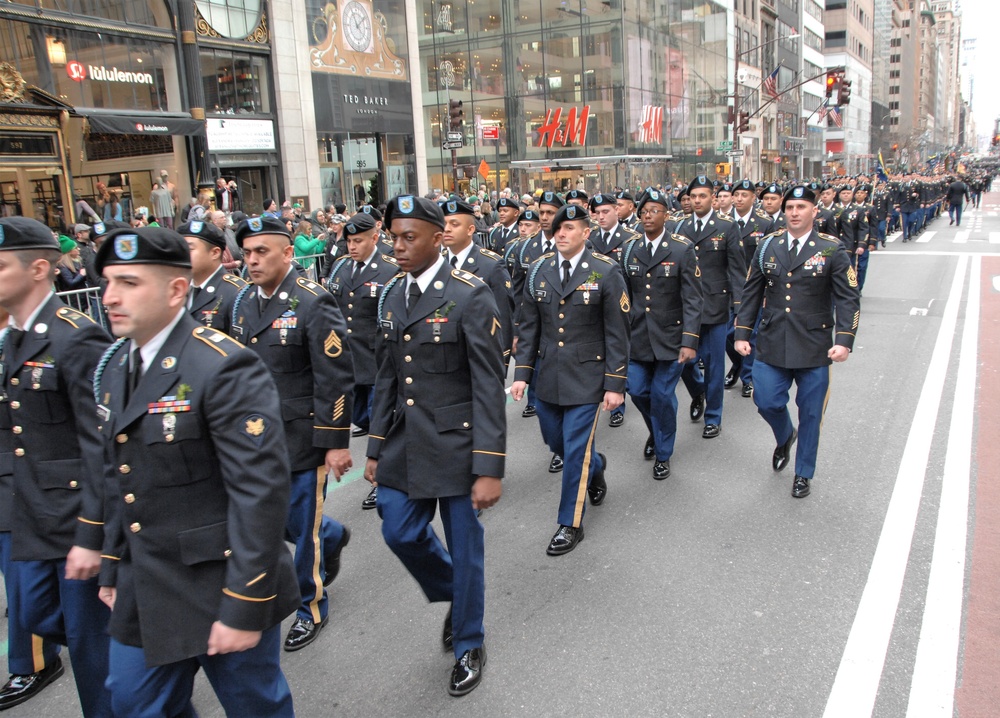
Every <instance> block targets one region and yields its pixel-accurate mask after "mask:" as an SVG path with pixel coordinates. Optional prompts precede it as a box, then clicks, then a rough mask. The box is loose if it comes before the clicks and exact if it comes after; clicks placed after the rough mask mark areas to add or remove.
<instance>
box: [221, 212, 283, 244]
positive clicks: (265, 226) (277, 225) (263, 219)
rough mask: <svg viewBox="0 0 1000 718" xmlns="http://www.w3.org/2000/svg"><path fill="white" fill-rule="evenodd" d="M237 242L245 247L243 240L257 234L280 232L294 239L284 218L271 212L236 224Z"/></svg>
mask: <svg viewBox="0 0 1000 718" xmlns="http://www.w3.org/2000/svg"><path fill="white" fill-rule="evenodd" d="M234 234H235V235H236V244H238V245H239V246H240V249H242V248H243V240H245V239H246V238H247V237H250V236H253V235H255V234H280V235H281V236H283V237H287V238H288V241H289V242H291V241H292V236H291V235H290V234H289V233H288V227H287V226H285V223H284V221H283V220H280V219H278V218H277V217H272V216H271V215H269V214H265V215H262V216H260V217H249V218H247V219H245V220H243V221H242V222H240V223H239V224H238V225H236V231H235V232H234Z"/></svg>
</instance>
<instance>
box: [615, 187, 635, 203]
mask: <svg viewBox="0 0 1000 718" xmlns="http://www.w3.org/2000/svg"><path fill="white" fill-rule="evenodd" d="M615 199H627V200H628V201H629V202H631V203H632V204H635V199H634V198H633V197H632V195H631V194H629V191H628V190H627V189H623V190H621V191H620V192H615Z"/></svg>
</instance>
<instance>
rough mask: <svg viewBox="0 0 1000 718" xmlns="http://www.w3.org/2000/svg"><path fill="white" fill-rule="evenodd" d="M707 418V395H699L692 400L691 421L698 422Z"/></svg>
mask: <svg viewBox="0 0 1000 718" xmlns="http://www.w3.org/2000/svg"><path fill="white" fill-rule="evenodd" d="M703 416H705V395H704V394H699V395H698V396H696V397H695V398H694V399H692V400H691V421H698V420H699V419H701V417H703Z"/></svg>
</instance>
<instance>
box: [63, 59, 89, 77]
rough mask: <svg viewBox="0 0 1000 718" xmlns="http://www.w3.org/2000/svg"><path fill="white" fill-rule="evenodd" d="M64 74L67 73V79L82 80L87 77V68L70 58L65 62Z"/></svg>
mask: <svg viewBox="0 0 1000 718" xmlns="http://www.w3.org/2000/svg"><path fill="white" fill-rule="evenodd" d="M66 74H67V75H69V79H71V80H75V81H76V82H83V81H84V80H85V79H86V77H87V68H85V67H84V66H83V63H82V62H77V61H76V60H70V61H69V62H67V63H66Z"/></svg>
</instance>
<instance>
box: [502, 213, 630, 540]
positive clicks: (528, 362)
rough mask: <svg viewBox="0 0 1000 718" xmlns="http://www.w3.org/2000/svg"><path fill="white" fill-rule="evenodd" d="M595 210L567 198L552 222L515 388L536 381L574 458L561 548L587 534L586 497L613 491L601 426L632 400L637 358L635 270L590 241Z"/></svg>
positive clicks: (555, 432)
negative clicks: (627, 272)
mask: <svg viewBox="0 0 1000 718" xmlns="http://www.w3.org/2000/svg"><path fill="white" fill-rule="evenodd" d="M589 227H590V218H589V216H588V214H587V212H586V210H582V209H580V208H579V207H576V206H567V207H564V208H562V209H560V210H559V212H558V213H557V214H556V216H555V218H554V219H553V222H552V230H553V232H554V233H555V236H556V247H557V250H558V251H557V252H554V253H551V254H546V255H543V256H542V257H541V258H540V259H537V260H536V261H535V262H533V263H532V265H531V271H530V273H529V276H528V281H527V283H526V284H525V290H524V291H525V295H524V305H523V308H522V311H521V326H520V332H521V351H522V352H523V353H521V354H518V358H517V366H516V368H515V370H514V383H513V385H512V386H511V396H512V397H513V398H514V400H515V401H520V400H521V397H522V396H524V394H525V392H526V389H527V387H528V384H529V383H530V384H531V385H533V386H534V387H535V395H536V402H537V407H538V423H539V426H540V428H541V430H542V438H543V439H544V440H545V443H546V444H548V446H549V448H550V449H551V450H552V451H553V452H554V453H555V454H556V455H557V456H561V457H564V458H565V463H564V465H563V470H562V495H561V497H560V501H559V512H558V522H559V529H558V530H557V531H556V533H555V535H554V536H553V537H552V540H551V541H550V542H549V545H548V549H547V553H548V554H549V555H550V556H559V555H561V554H565V553H568V552H569V551H572V550H573V549H574V548H575V547H576V545H577V544H578V543H579V542H580V541H582V540H583V515H584V510H585V504H586V497H587V495H588V494H589V496H590V502H591V504H593V505H595V506H598V505H600V504H601V503H602V502H603V501H604V497H605V496H606V495H607V483H606V481H605V477H604V473H605V470H606V469H607V463H608V462H607V459H606V458H605V457H604V455H603V454H599V453H597V451H596V448H595V444H594V435H595V434H596V432H597V421H598V419H599V418H600V415H601V409H602V408H603V409H604V411H609V412H610V411H613V410H614V409H615V407H617V406H618V405H619V404H621V403H622V401H623V399H624V393H625V380H626V372H627V367H628V357H629V353H628V347H629V340H628V332H629V328H628V313H629V310H630V306H631V305H630V303H629V298H628V292H627V291H626V287H625V279H624V277H623V276H622V273H621V268H620V267H619V266H618V264H617V263H615V262H613V261H612V260H611V259H608V258H607V257H605V256H604V255H602V254H595V253H594V252H592V251H590V250H588V249H587V248H586V241H587V234H588V232H589Z"/></svg>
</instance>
